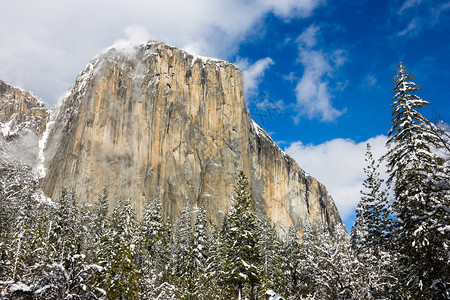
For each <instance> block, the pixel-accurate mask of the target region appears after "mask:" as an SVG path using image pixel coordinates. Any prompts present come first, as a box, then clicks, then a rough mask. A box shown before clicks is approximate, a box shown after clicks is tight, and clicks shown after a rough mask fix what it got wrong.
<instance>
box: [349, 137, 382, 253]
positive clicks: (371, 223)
mask: <svg viewBox="0 0 450 300" xmlns="http://www.w3.org/2000/svg"><path fill="white" fill-rule="evenodd" d="M365 160H366V162H367V166H366V167H365V168H364V173H365V174H366V176H367V177H366V179H364V181H363V186H364V188H365V190H364V191H361V200H360V201H359V203H358V206H357V207H356V220H355V223H354V224H353V227H352V232H351V242H352V246H353V249H354V250H356V251H357V252H364V251H366V250H367V249H371V250H373V251H375V252H378V251H380V250H382V249H383V248H384V246H386V244H387V235H388V233H389V230H390V219H389V206H388V198H387V192H386V191H385V190H384V189H383V188H382V184H383V180H382V179H380V178H379V176H380V174H379V172H378V168H379V163H377V162H376V161H375V159H374V158H373V154H372V150H371V147H370V144H367V152H366V159H365Z"/></svg>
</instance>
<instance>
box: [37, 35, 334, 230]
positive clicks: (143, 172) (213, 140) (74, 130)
mask: <svg viewBox="0 0 450 300" xmlns="http://www.w3.org/2000/svg"><path fill="white" fill-rule="evenodd" d="M43 142H45V143H43V144H45V150H44V153H43V154H44V157H45V160H44V161H43V164H44V167H45V169H46V173H45V176H44V177H43V178H42V179H41V187H42V189H43V190H44V192H45V193H46V194H47V196H49V197H56V196H57V194H58V192H59V190H60V188H61V187H63V186H65V187H68V188H72V187H73V188H74V189H75V191H76V193H77V195H78V196H79V197H80V198H81V199H86V200H87V201H91V202H92V201H95V200H96V199H97V197H98V195H99V194H100V193H101V191H102V189H103V187H106V188H107V190H108V193H109V194H110V195H111V197H110V198H111V202H112V203H111V204H112V205H115V202H116V201H117V199H118V198H120V197H122V198H123V197H129V196H131V198H132V203H133V205H134V206H135V208H136V209H137V211H138V214H140V212H141V211H142V208H143V206H144V203H145V201H146V200H147V199H148V198H149V197H155V196H156V195H157V194H158V193H159V194H160V196H161V199H162V201H163V206H164V213H165V215H166V216H169V217H171V218H172V219H176V218H178V217H179V215H180V212H181V210H182V209H183V207H184V205H185V203H186V201H187V200H191V201H192V202H194V203H195V204H197V205H203V206H204V207H205V209H206V211H207V213H208V218H209V221H210V222H212V223H215V224H219V222H220V221H221V220H222V218H223V216H224V214H225V213H226V211H227V210H228V207H229V201H230V198H231V196H232V194H233V187H234V184H235V180H236V178H237V175H238V173H239V171H240V170H244V172H245V173H246V174H247V176H248V177H249V178H250V180H251V185H252V196H253V201H254V204H255V208H256V209H257V210H258V211H260V212H262V213H265V214H267V215H268V216H269V217H271V218H272V219H273V220H274V222H275V223H276V224H277V225H278V227H279V228H280V230H281V228H283V229H287V228H288V227H289V226H290V225H294V226H295V227H296V228H297V230H299V231H301V230H302V229H303V223H304V220H305V219H306V218H307V217H309V218H310V220H311V221H312V224H316V225H318V224H320V223H323V224H325V225H326V226H328V227H330V229H332V227H333V226H334V225H335V224H336V223H341V221H340V217H339V214H338V212H337V210H336V207H335V205H334V203H333V201H332V200H331V198H330V197H329V196H328V195H327V191H326V189H325V188H324V187H323V186H322V185H321V184H320V183H318V182H317V181H316V180H315V179H314V178H312V177H310V176H308V175H307V174H306V173H305V172H304V171H303V170H301V169H300V168H299V167H298V165H297V164H296V162H295V161H294V160H293V159H292V158H290V157H289V156H287V155H286V154H284V153H283V152H282V151H281V150H280V149H279V148H278V147H277V146H276V145H275V144H274V143H273V141H272V140H271V139H270V137H269V136H268V135H267V134H266V133H265V131H264V130H262V129H261V128H259V127H258V126H257V125H256V124H255V123H254V122H253V120H252V119H251V118H250V116H249V114H248V111H247V108H246V106H245V102H244V97H243V86H242V75H241V72H240V70H239V69H238V68H236V67H235V66H234V65H232V64H230V63H227V62H224V61H220V60H215V59H207V58H203V57H197V56H194V55H191V54H189V53H187V52H185V51H183V50H180V49H177V48H174V47H171V46H168V45H165V44H162V43H154V42H149V43H148V44H146V45H142V46H138V47H134V48H131V47H130V48H127V49H114V48H110V49H108V50H107V51H106V52H105V53H103V54H101V55H99V56H97V57H96V58H94V59H93V60H92V61H91V62H90V63H89V64H88V66H87V67H86V68H85V69H84V70H83V71H82V72H81V73H80V74H79V76H78V77H77V80H76V82H75V85H74V86H73V87H72V88H71V90H69V92H68V93H67V95H66V96H65V97H64V98H63V99H62V100H61V101H60V103H59V104H58V106H57V108H56V109H55V111H54V112H53V114H52V116H51V120H50V122H49V124H48V126H47V131H46V133H45V134H44V141H43Z"/></svg>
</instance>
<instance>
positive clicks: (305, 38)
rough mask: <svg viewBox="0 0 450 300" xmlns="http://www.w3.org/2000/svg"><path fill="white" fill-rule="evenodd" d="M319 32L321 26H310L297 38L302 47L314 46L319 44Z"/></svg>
mask: <svg viewBox="0 0 450 300" xmlns="http://www.w3.org/2000/svg"><path fill="white" fill-rule="evenodd" d="M318 32H319V27H317V26H315V25H311V26H309V27H308V28H307V29H306V30H305V31H303V32H302V33H301V34H300V35H299V36H298V38H297V42H298V44H299V46H301V47H307V48H312V47H314V46H315V45H316V44H317V37H316V36H317V33H318Z"/></svg>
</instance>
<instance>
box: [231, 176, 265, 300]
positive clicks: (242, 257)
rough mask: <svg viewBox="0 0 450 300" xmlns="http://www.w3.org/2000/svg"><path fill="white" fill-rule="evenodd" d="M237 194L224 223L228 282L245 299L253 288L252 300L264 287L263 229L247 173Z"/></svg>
mask: <svg viewBox="0 0 450 300" xmlns="http://www.w3.org/2000/svg"><path fill="white" fill-rule="evenodd" d="M234 192H235V195H234V197H233V199H232V201H231V207H230V210H229V211H228V213H227V215H226V216H225V220H224V224H223V237H224V260H225V265H224V275H225V276H226V278H225V281H226V282H228V284H231V285H233V286H234V287H235V290H236V294H237V297H238V298H239V299H241V297H242V290H243V288H244V285H245V284H248V285H249V288H250V298H252V297H255V296H256V295H257V291H256V289H255V288H256V287H257V286H258V285H259V284H260V281H261V274H260V272H259V268H258V266H259V265H260V263H261V249H260V243H259V240H260V228H259V227H258V222H257V218H256V216H255V214H254V213H253V207H252V202H251V195H250V187H249V183H248V179H247V177H246V176H245V174H244V172H243V171H241V172H240V173H239V178H238V181H237V183H236V186H235V188H234Z"/></svg>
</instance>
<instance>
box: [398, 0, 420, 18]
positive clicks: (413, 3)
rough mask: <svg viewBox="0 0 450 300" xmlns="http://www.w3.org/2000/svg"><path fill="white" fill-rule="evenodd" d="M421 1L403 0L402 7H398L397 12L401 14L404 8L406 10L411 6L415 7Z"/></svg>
mask: <svg viewBox="0 0 450 300" xmlns="http://www.w3.org/2000/svg"><path fill="white" fill-rule="evenodd" d="M422 2H423V0H406V1H405V2H403V5H402V7H400V9H399V10H398V12H397V13H398V14H400V15H401V14H403V13H404V12H405V10H407V9H409V8H411V7H415V6H417V5H419V4H420V3H422Z"/></svg>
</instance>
